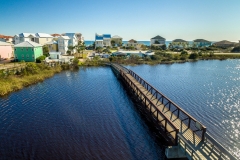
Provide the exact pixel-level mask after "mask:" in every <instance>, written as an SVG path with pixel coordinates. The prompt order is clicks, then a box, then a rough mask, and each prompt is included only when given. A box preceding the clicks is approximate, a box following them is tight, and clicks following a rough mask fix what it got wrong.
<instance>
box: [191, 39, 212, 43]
mask: <svg viewBox="0 0 240 160" xmlns="http://www.w3.org/2000/svg"><path fill="white" fill-rule="evenodd" d="M193 42H208V43H211V42H210V41H207V40H205V39H195V40H194V41H193Z"/></svg>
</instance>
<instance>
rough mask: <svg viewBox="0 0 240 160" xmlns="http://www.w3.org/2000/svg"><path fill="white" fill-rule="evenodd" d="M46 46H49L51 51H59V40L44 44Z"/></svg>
mask: <svg viewBox="0 0 240 160" xmlns="http://www.w3.org/2000/svg"><path fill="white" fill-rule="evenodd" d="M44 46H47V47H48V50H49V52H57V51H58V42H57V41H50V42H47V43H45V44H44Z"/></svg>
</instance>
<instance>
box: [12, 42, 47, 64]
mask: <svg viewBox="0 0 240 160" xmlns="http://www.w3.org/2000/svg"><path fill="white" fill-rule="evenodd" d="M14 55H15V60H16V61H25V62H35V61H36V58H38V57H39V56H42V55H43V49H42V45H41V44H38V43H35V42H32V41H25V42H22V43H19V44H16V45H14Z"/></svg>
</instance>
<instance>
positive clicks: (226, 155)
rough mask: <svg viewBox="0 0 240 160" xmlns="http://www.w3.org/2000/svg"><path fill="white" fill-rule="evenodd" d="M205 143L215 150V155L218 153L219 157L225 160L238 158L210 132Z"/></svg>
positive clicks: (205, 138)
mask: <svg viewBox="0 0 240 160" xmlns="http://www.w3.org/2000/svg"><path fill="white" fill-rule="evenodd" d="M203 144H204V145H207V147H208V148H209V150H210V151H211V152H214V153H215V155H218V159H224V160H237V158H235V157H234V156H233V155H232V154H231V153H229V152H228V150H227V149H225V148H224V147H223V146H222V145H221V144H220V143H218V142H217V141H216V140H215V139H214V138H213V137H212V136H210V135H209V134H208V133H206V134H205V137H204V143H203Z"/></svg>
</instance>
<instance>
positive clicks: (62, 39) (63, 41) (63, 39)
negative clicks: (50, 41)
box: [58, 36, 70, 54]
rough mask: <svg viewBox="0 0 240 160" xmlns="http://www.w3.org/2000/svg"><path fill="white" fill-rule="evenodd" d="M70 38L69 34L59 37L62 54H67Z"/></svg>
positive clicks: (59, 49) (59, 47)
mask: <svg viewBox="0 0 240 160" xmlns="http://www.w3.org/2000/svg"><path fill="white" fill-rule="evenodd" d="M69 40H70V38H69V37H68V36H60V37H58V51H59V52H61V53H62V54H67V51H68V44H69V43H68V41H69Z"/></svg>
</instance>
